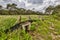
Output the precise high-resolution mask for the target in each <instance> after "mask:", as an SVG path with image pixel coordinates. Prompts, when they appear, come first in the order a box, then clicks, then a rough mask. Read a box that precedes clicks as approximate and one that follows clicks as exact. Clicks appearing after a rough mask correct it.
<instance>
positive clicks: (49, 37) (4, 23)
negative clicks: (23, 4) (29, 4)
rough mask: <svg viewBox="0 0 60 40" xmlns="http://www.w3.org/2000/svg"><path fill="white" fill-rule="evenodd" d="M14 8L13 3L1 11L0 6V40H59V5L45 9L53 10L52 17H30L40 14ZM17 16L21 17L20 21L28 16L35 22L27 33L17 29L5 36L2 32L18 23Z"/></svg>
mask: <svg viewBox="0 0 60 40" xmlns="http://www.w3.org/2000/svg"><path fill="white" fill-rule="evenodd" d="M16 6H17V5H16V4H14V3H13V4H7V8H6V9H2V6H0V14H1V15H0V40H60V5H58V6H56V7H51V6H49V7H48V8H47V9H46V10H49V11H50V10H54V11H53V13H52V15H46V14H45V15H30V14H40V13H39V12H34V11H31V10H26V9H23V8H17V7H16ZM19 14H25V15H19ZM18 16H21V17H22V18H21V21H25V20H28V19H29V18H28V16H30V17H31V19H32V20H36V21H35V22H33V23H32V24H31V28H30V31H29V32H28V33H26V32H25V30H21V29H20V28H19V29H17V30H14V31H13V32H8V33H7V34H6V33H5V31H4V30H6V29H9V28H10V27H12V26H14V25H15V24H16V23H17V22H18Z"/></svg>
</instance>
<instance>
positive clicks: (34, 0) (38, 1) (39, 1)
mask: <svg viewBox="0 0 60 40" xmlns="http://www.w3.org/2000/svg"><path fill="white" fill-rule="evenodd" d="M28 3H32V4H42V3H43V0H28Z"/></svg>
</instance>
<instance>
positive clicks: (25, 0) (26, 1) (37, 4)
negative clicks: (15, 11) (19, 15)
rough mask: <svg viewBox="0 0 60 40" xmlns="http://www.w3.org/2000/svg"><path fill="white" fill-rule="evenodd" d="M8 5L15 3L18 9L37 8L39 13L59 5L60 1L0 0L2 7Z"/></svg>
mask: <svg viewBox="0 0 60 40" xmlns="http://www.w3.org/2000/svg"><path fill="white" fill-rule="evenodd" d="M8 3H15V4H17V5H18V7H22V8H26V9H31V10H32V8H35V10H37V11H44V10H45V9H46V8H47V7H48V6H49V5H54V6H55V5H58V4H60V0H0V5H3V6H4V7H5V6H6V4H8Z"/></svg>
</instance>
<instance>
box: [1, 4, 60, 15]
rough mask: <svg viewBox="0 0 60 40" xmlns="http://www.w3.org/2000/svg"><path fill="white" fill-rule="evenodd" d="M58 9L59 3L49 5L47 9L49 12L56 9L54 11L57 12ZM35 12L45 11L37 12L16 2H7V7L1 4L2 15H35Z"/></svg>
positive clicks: (37, 13)
mask: <svg viewBox="0 0 60 40" xmlns="http://www.w3.org/2000/svg"><path fill="white" fill-rule="evenodd" d="M33 9H34V8H33ZM58 9H59V10H60V5H58V6H56V7H53V6H49V7H48V8H47V9H46V10H45V11H46V12H48V13H49V11H51V10H54V12H57V11H58ZM54 12H53V13H54ZM33 14H36V15H41V14H43V13H42V12H39V11H36V12H35V11H32V10H26V9H24V8H18V7H17V4H15V3H12V4H7V6H6V8H5V9H3V6H2V5H0V15H33ZM44 14H45V13H44Z"/></svg>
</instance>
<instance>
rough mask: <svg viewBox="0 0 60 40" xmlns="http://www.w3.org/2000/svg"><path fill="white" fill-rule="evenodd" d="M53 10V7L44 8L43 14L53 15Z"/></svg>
mask: <svg viewBox="0 0 60 40" xmlns="http://www.w3.org/2000/svg"><path fill="white" fill-rule="evenodd" d="M53 9H54V7H53V6H49V7H48V8H46V10H45V13H46V14H52V13H53Z"/></svg>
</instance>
